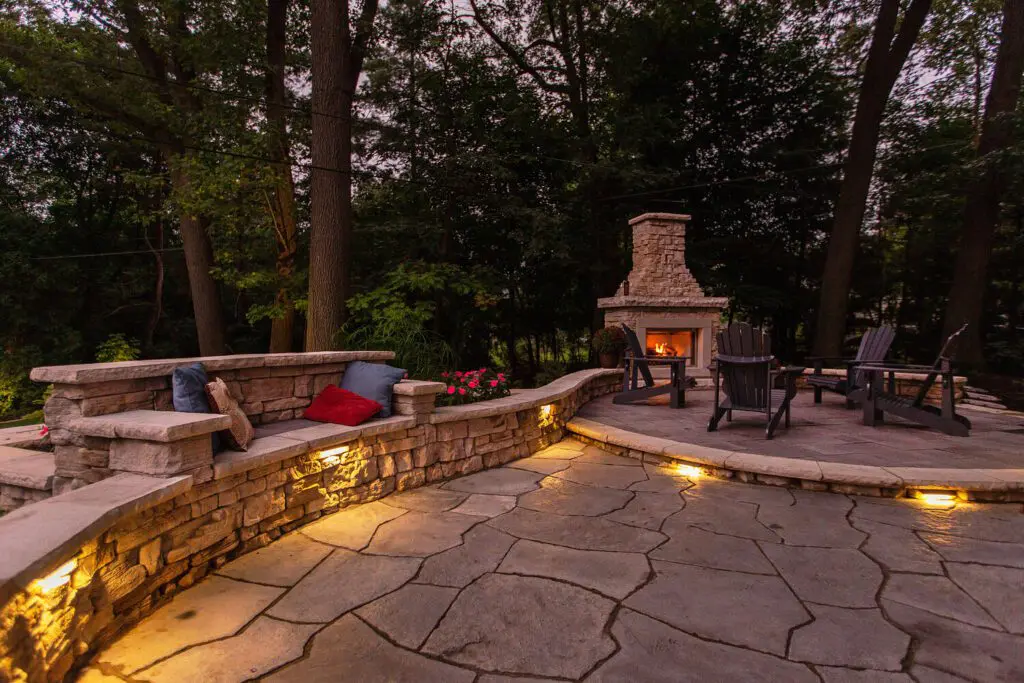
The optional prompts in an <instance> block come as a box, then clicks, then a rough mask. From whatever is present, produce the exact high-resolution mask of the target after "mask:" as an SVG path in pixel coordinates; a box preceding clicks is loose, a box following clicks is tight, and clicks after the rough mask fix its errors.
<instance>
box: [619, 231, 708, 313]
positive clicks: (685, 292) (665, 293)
mask: <svg viewBox="0 0 1024 683" xmlns="http://www.w3.org/2000/svg"><path fill="white" fill-rule="evenodd" d="M688 220H690V217H689V216H688V215H685V214H678V213H645V214H643V215H641V216H637V217H636V218H634V219H632V220H631V221H629V224H630V225H631V226H632V227H633V270H631V271H630V273H629V295H630V296H657V297H669V296H685V297H702V296H704V292H703V291H701V288H700V285H698V284H697V280H696V278H694V277H693V275H691V274H690V271H689V269H688V268H687V267H686V222H687V221H688ZM619 296H622V294H619Z"/></svg>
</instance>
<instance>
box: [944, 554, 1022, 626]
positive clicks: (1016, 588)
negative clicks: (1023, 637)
mask: <svg viewBox="0 0 1024 683" xmlns="http://www.w3.org/2000/svg"><path fill="white" fill-rule="evenodd" d="M946 570H947V571H948V572H949V578H951V579H953V582H954V583H956V585H958V586H960V588H962V589H963V590H964V591H965V592H966V593H967V594H968V595H970V596H971V597H972V598H974V599H975V601H977V602H978V603H979V604H980V605H981V606H982V607H984V608H985V610H986V611H988V613H989V614H991V615H992V616H993V617H995V618H996V620H998V621H999V623H1000V624H1002V625H1003V628H1005V629H1006V630H1007V631H1009V632H1010V633H1019V634H1024V570H1021V569H1011V568H1009V567H986V566H984V565H980V564H957V563H955V562H950V563H948V564H947V565H946Z"/></svg>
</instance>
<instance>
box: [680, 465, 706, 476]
mask: <svg viewBox="0 0 1024 683" xmlns="http://www.w3.org/2000/svg"><path fill="white" fill-rule="evenodd" d="M676 472H678V473H679V474H681V475H683V476H684V477H687V478H689V479H699V478H701V477H703V476H704V470H702V469H701V468H699V467H695V466H694V465H682V464H680V465H676Z"/></svg>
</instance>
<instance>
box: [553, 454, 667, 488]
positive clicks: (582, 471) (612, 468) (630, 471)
mask: <svg viewBox="0 0 1024 683" xmlns="http://www.w3.org/2000/svg"><path fill="white" fill-rule="evenodd" d="M554 476H556V477H558V478H559V479H565V480H566V481H574V482H576V483H577V484H586V485H587V486H603V487H605V488H610V489H623V490H626V489H628V488H629V487H630V485H632V484H635V483H636V482H638V481H643V480H645V479H647V474H646V473H645V472H644V470H643V468H642V467H624V466H622V465H589V464H586V463H580V462H579V460H573V461H572V465H570V466H569V467H568V468H567V469H564V470H562V471H561V472H559V473H557V474H555V475H554Z"/></svg>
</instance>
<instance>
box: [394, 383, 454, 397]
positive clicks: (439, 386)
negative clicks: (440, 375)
mask: <svg viewBox="0 0 1024 683" xmlns="http://www.w3.org/2000/svg"><path fill="white" fill-rule="evenodd" d="M445 388H446V386H445V384H444V382H426V381H423V380H418V379H403V380H402V381H401V382H399V383H398V384H396V385H395V387H394V392H395V393H396V394H398V395H399V396H426V395H428V394H440V393H441V392H442V391H444V390H445Z"/></svg>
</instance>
